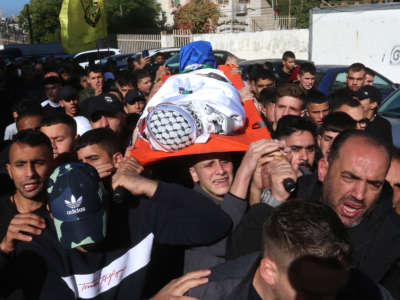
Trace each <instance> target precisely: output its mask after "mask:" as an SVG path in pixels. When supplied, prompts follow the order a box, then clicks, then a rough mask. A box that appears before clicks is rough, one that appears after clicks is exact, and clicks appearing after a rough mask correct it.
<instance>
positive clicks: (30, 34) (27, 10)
mask: <svg viewBox="0 0 400 300" xmlns="http://www.w3.org/2000/svg"><path fill="white" fill-rule="evenodd" d="M25 7H26V12H27V13H28V26H29V36H30V40H31V44H33V43H34V40H33V30H32V19H31V11H30V9H29V4H26V5H25Z"/></svg>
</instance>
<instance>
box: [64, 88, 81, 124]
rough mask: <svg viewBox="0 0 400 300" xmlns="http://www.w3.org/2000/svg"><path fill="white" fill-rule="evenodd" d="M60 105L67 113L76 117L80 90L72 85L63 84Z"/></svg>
mask: <svg viewBox="0 0 400 300" xmlns="http://www.w3.org/2000/svg"><path fill="white" fill-rule="evenodd" d="M59 102H60V105H61V107H63V108H64V111H65V113H66V114H67V115H69V116H71V117H74V116H76V115H77V114H78V112H79V101H78V91H77V90H76V89H75V88H74V87H72V86H70V85H66V86H63V87H62V88H61V90H60V101H59Z"/></svg>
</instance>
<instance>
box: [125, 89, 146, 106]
mask: <svg viewBox="0 0 400 300" xmlns="http://www.w3.org/2000/svg"><path fill="white" fill-rule="evenodd" d="M137 100H142V101H146V98H145V96H144V95H143V93H142V92H141V91H138V90H135V89H132V90H129V91H128V92H127V93H126V95H125V99H124V102H125V103H127V104H132V103H134V102H136V101H137Z"/></svg>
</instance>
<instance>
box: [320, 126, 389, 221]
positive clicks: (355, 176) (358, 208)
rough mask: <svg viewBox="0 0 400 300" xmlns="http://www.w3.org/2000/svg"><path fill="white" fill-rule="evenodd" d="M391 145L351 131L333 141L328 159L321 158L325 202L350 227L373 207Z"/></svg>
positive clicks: (387, 162) (386, 168)
mask: <svg viewBox="0 0 400 300" xmlns="http://www.w3.org/2000/svg"><path fill="white" fill-rule="evenodd" d="M390 161H391V154H390V150H389V148H388V147H387V146H386V145H385V144H384V143H382V142H381V141H380V140H378V139H377V138H376V137H374V136H372V135H371V134H369V133H367V132H365V131H360V130H349V131H345V132H343V133H341V134H339V135H338V136H337V137H336V139H335V141H334V142H333V144H332V147H331V150H330V152H329V155H328V160H321V161H320V163H319V168H318V177H319V180H320V181H321V182H323V188H322V201H323V202H324V203H326V204H328V205H329V206H331V207H332V209H333V210H334V211H335V212H336V214H337V215H338V216H339V218H340V219H341V221H342V222H343V224H345V226H347V227H354V226H357V225H358V224H359V223H360V222H361V221H362V219H363V218H364V217H365V216H366V215H367V214H368V213H369V212H370V211H371V210H372V209H373V206H374V204H375V202H376V201H377V199H378V197H379V194H380V192H381V190H382V187H383V184H384V181H385V177H386V173H387V171H388V169H389V165H390Z"/></svg>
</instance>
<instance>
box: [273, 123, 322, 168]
mask: <svg viewBox="0 0 400 300" xmlns="http://www.w3.org/2000/svg"><path fill="white" fill-rule="evenodd" d="M315 136H316V126H315V124H314V123H313V122H312V121H311V120H309V119H305V118H302V117H299V116H285V117H283V118H282V119H280V120H279V122H278V126H277V128H276V131H275V134H274V137H275V138H276V139H278V140H281V141H285V142H286V145H287V146H288V147H289V148H290V149H291V150H292V159H291V161H290V163H291V165H292V167H293V169H294V170H296V171H297V170H298V169H299V167H301V168H303V169H306V170H311V169H312V167H313V166H314V159H315V149H316V145H315Z"/></svg>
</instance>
